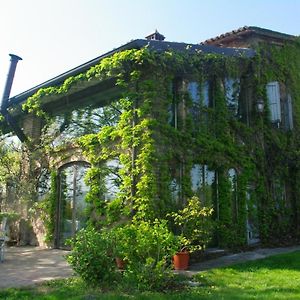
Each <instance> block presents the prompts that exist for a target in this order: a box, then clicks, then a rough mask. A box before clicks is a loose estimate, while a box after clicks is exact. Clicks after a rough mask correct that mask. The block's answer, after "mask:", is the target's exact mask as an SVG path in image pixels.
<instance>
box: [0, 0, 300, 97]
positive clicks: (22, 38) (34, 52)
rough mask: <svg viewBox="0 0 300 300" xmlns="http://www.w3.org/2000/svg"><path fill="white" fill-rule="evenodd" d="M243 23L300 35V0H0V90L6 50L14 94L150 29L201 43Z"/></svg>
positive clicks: (168, 36) (181, 39) (0, 89)
mask: <svg viewBox="0 0 300 300" xmlns="http://www.w3.org/2000/svg"><path fill="white" fill-rule="evenodd" d="M244 25H248V26H259V27H263V28H267V29H271V30H274V31H280V32H284V33H289V34H293V35H300V0H250V1H246V0H205V1H204V0H184V1H179V0H0V41H1V42H0V93H1V95H2V92H3V89H4V84H5V80H6V76H7V73H8V68H9V56H8V54H9V53H13V54H16V55H18V56H20V57H22V58H23V60H22V61H20V62H19V63H18V67H17V71H16V75H15V80H14V83H13V88H12V92H11V96H14V95H16V94H19V93H21V92H24V91H26V90H28V89H30V88H32V87H34V86H36V85H38V84H40V83H43V82H44V81H47V80H49V79H51V78H53V77H55V76H57V75H60V74H61V73H64V72H66V71H68V70H70V69H72V68H75V67H77V66H79V65H81V64H83V63H85V62H87V61H89V60H91V59H93V58H95V57H98V56H100V55H102V54H104V53H106V52H108V51H110V50H112V49H114V48H117V47H119V46H121V45H123V44H126V43H127V42H129V41H131V40H133V39H138V38H144V37H145V36H146V35H149V34H150V33H153V32H154V31H155V30H156V29H157V30H158V31H159V32H160V33H162V34H163V35H164V36H165V37H166V40H168V41H176V42H187V43H199V42H201V41H204V40H206V39H208V38H212V37H215V36H217V35H220V34H222V33H225V32H228V31H231V30H234V29H237V28H240V27H242V26H244ZM1 95H0V96H1Z"/></svg>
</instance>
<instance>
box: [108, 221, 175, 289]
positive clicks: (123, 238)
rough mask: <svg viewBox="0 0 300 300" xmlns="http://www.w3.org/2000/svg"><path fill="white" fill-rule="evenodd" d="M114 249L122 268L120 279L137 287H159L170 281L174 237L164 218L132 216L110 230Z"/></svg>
mask: <svg viewBox="0 0 300 300" xmlns="http://www.w3.org/2000/svg"><path fill="white" fill-rule="evenodd" d="M113 236H114V239H115V246H114V249H115V250H114V253H115V255H116V256H117V257H121V258H122V259H123V260H124V261H125V263H126V268H125V270H124V272H123V277H124V278H123V279H124V281H125V284H128V287H131V288H133V289H138V290H162V289H164V288H167V287H168V285H169V284H170V282H171V281H172V278H173V274H172V272H171V258H172V256H173V255H174V254H175V253H176V251H177V247H178V242H179V241H178V239H177V238H176V237H175V236H174V234H172V232H170V231H169V229H168V226H167V221H166V220H160V221H159V220H154V221H153V222H149V221H142V220H134V221H133V222H132V223H130V224H127V225H125V226H122V227H117V228H115V229H114V230H113Z"/></svg>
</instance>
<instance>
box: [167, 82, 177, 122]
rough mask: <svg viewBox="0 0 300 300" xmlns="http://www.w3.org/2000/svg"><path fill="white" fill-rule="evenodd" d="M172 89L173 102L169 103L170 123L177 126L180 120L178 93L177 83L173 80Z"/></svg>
mask: <svg viewBox="0 0 300 300" xmlns="http://www.w3.org/2000/svg"><path fill="white" fill-rule="evenodd" d="M170 91H171V95H172V103H170V104H169V105H168V124H170V125H171V126H172V127H174V128H177V125H178V124H177V122H178V112H177V111H178V105H177V101H176V94H177V84H176V83H175V82H172V83H171V84H170Z"/></svg>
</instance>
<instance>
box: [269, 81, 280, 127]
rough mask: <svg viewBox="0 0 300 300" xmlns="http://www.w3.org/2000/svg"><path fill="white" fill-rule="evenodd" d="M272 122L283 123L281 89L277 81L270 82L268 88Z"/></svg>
mask: <svg viewBox="0 0 300 300" xmlns="http://www.w3.org/2000/svg"><path fill="white" fill-rule="evenodd" d="M266 88H267V97H268V103H269V109H270V113H271V122H272V123H279V122H281V107H280V89H279V83H278V82H277V81H273V82H269V83H268V84H267V86H266Z"/></svg>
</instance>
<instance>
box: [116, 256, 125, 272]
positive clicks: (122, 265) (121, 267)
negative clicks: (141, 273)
mask: <svg viewBox="0 0 300 300" xmlns="http://www.w3.org/2000/svg"><path fill="white" fill-rule="evenodd" d="M116 264H117V267H118V269H119V270H124V269H125V265H126V262H125V261H124V260H123V259H122V258H120V257H116Z"/></svg>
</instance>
